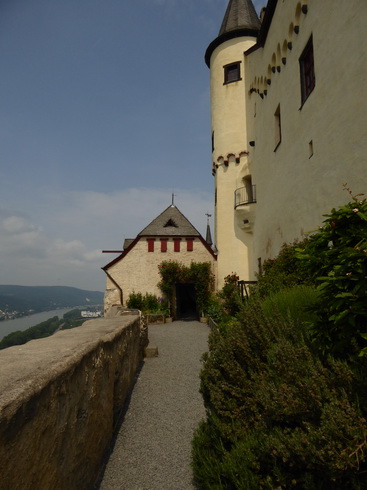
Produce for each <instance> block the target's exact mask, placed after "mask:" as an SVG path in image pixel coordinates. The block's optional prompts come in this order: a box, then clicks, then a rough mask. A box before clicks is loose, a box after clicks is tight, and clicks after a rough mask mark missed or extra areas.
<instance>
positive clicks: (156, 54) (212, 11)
mask: <svg viewBox="0 0 367 490" xmlns="http://www.w3.org/2000/svg"><path fill="white" fill-rule="evenodd" d="M254 3H255V6H256V8H257V9H258V10H259V7H261V6H262V5H263V4H264V3H265V0H264V1H257V2H256V1H255V2H254ZM226 6H227V0H31V1H30V0H2V1H1V2H0V66H1V70H0V72H1V76H0V99H1V103H0V148H1V151H0V159H1V164H0V192H1V194H0V196H1V198H0V284H22V285H65V286H75V287H80V288H83V289H91V290H100V291H102V290H103V289H104V284H105V275H104V273H103V271H101V267H102V266H103V265H105V264H106V263H108V262H109V261H110V260H112V259H113V258H114V257H115V255H106V254H102V253H101V250H102V249H115V250H116V249H119V248H121V247H122V243H123V240H124V239H125V238H134V237H135V236H136V235H137V233H139V232H140V231H141V230H142V229H143V228H144V227H145V226H146V225H147V224H148V223H149V222H150V221H151V220H152V219H154V218H155V217H156V216H157V215H158V214H159V213H161V212H162V211H163V210H164V209H165V208H166V207H168V206H169V205H170V204H171V194H172V192H174V193H175V195H176V197H175V204H176V205H177V207H178V208H179V209H180V211H181V212H182V213H183V214H184V215H185V216H186V217H187V218H188V219H189V220H190V221H191V222H192V223H193V225H194V226H195V227H196V228H197V229H198V230H199V231H200V232H201V233H202V234H204V235H205V226H206V216H205V213H206V212H212V208H213V177H212V175H211V153H210V152H211V149H210V146H211V141H210V108H209V70H208V68H207V67H206V65H205V63H204V59H203V58H204V53H205V50H206V48H207V46H208V44H209V43H210V42H211V41H212V40H213V39H214V38H215V37H216V36H217V34H218V31H219V27H220V24H221V21H222V19H223V16H224V12H225V9H226ZM212 224H213V221H212Z"/></svg>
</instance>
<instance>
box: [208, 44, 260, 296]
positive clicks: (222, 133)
mask: <svg viewBox="0 0 367 490" xmlns="http://www.w3.org/2000/svg"><path fill="white" fill-rule="evenodd" d="M253 44H254V38H251V37H248V38H237V39H231V40H229V41H226V42H225V43H223V44H221V45H220V46H218V47H217V48H216V49H215V50H214V51H213V54H212V56H211V61H210V92H211V120H212V131H214V151H213V164H214V168H215V171H216V174H215V187H216V206H215V243H216V246H217V249H218V288H219V289H220V288H221V287H222V286H223V283H224V277H225V276H227V275H228V274H231V273H232V272H235V273H237V274H238V275H239V276H240V278H241V279H244V280H248V279H249V278H250V276H249V271H248V266H247V264H248V254H249V247H251V236H250V235H249V234H248V233H246V232H245V231H243V230H242V229H241V228H240V227H239V226H238V224H239V223H240V222H241V219H239V216H238V213H235V210H234V192H235V190H236V189H237V188H239V187H242V186H243V185H244V183H243V177H244V176H245V175H247V174H249V173H251V172H250V169H249V166H248V160H247V157H246V156H245V155H242V156H240V153H241V152H244V151H247V150H248V138H247V134H246V110H245V103H246V100H245V99H246V94H245V77H246V74H245V71H244V66H245V65H244V56H243V52H244V50H246V49H248V48H250V47H251V46H252V45H253ZM236 61H241V77H242V80H239V81H236V82H232V83H228V84H224V83H223V82H224V68H223V67H224V66H225V65H227V64H229V63H233V62H236ZM229 153H233V154H234V155H235V156H236V157H240V163H236V161H235V157H233V156H231V157H229V158H227V155H228V154H229ZM221 157H222V158H221ZM224 160H228V166H226V165H225V164H224Z"/></svg>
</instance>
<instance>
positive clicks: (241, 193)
mask: <svg viewBox="0 0 367 490" xmlns="http://www.w3.org/2000/svg"><path fill="white" fill-rule="evenodd" d="M255 202H256V185H251V186H250V185H249V186H246V187H240V188H239V189H236V190H235V191H234V208H235V209H236V208H237V207H238V206H242V205H243V204H252V203H255Z"/></svg>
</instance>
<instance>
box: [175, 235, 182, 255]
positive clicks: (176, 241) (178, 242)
mask: <svg viewBox="0 0 367 490" xmlns="http://www.w3.org/2000/svg"><path fill="white" fill-rule="evenodd" d="M173 243H174V247H173V250H174V251H175V252H179V251H180V243H181V238H174V239H173Z"/></svg>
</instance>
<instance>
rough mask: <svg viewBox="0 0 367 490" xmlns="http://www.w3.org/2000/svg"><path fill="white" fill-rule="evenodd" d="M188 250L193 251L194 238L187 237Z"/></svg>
mask: <svg viewBox="0 0 367 490" xmlns="http://www.w3.org/2000/svg"><path fill="white" fill-rule="evenodd" d="M186 242H187V251H188V252H192V251H193V250H194V240H193V239H192V238H186Z"/></svg>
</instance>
